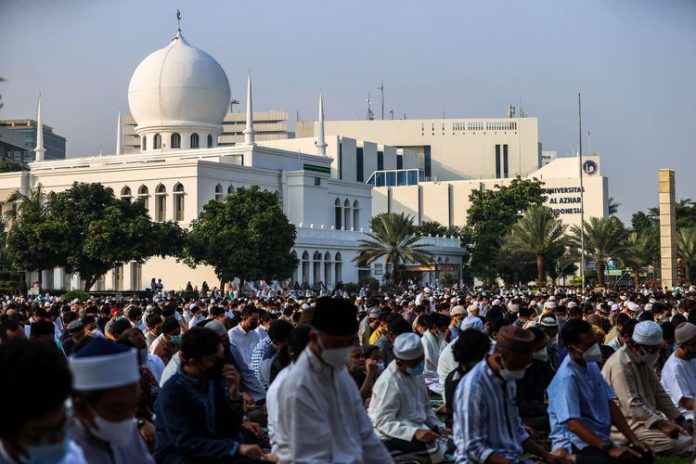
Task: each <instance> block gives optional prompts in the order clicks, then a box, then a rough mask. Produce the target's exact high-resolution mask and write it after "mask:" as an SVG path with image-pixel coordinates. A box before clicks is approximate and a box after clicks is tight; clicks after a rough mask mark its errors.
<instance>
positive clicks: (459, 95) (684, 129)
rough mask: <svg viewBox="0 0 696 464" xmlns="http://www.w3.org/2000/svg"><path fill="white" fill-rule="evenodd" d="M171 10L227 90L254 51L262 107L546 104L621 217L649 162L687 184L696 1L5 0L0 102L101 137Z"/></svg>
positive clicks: (680, 190)
mask: <svg viewBox="0 0 696 464" xmlns="http://www.w3.org/2000/svg"><path fill="white" fill-rule="evenodd" d="M176 8H181V10H182V16H183V19H182V28H183V32H184V35H185V36H186V38H187V40H188V41H189V42H190V43H192V44H193V45H196V46H198V47H199V48H202V49H203V50H206V51H207V52H208V53H210V54H211V55H212V56H213V57H215V58H216V59H217V60H218V61H219V62H220V64H221V65H222V66H223V68H224V69H225V71H226V73H227V76H228V78H229V80H230V86H231V88H232V95H233V97H238V98H239V97H242V98H240V99H242V100H243V96H244V85H245V77H246V73H247V70H248V69H251V70H252V73H253V79H254V100H255V101H254V104H255V109H256V110H270V109H279V110H286V111H288V113H290V115H291V119H292V120H293V121H294V116H295V112H296V111H299V114H300V117H301V118H303V119H310V118H314V117H315V113H316V106H317V104H316V102H317V96H318V93H319V91H320V90H321V91H323V92H324V98H325V108H326V116H327V118H328V119H357V118H364V114H365V98H366V96H367V93H368V92H370V93H371V94H372V98H373V101H374V102H375V109H376V110H377V114H378V116H379V109H378V108H379V97H378V91H377V90H376V87H377V86H378V83H379V81H380V79H384V86H385V94H386V109H387V112H388V111H389V110H390V109H393V110H394V113H395V115H396V117H397V118H398V117H402V116H403V115H404V114H406V115H407V116H408V117H409V118H431V117H441V116H442V114H443V112H444V113H445V114H446V116H447V117H501V116H504V115H505V112H506V108H507V106H508V105H509V104H515V105H519V102H520V99H521V101H522V106H523V107H524V111H525V112H526V113H528V114H529V115H531V116H536V117H538V118H539V132H540V133H539V138H540V140H541V142H542V143H543V147H544V149H547V150H549V149H550V150H558V151H559V152H560V153H570V152H571V150H573V147H574V146H575V145H576V144H577V139H578V130H577V93H578V92H582V94H583V107H584V126H585V128H586V129H585V136H586V135H587V130H589V131H591V138H590V140H589V141H588V140H587V138H585V140H584V142H583V143H584V145H585V147H587V146H588V145H590V149H591V150H593V151H594V150H598V151H599V152H600V154H601V155H602V166H603V173H604V175H606V176H608V177H609V194H610V196H613V197H614V198H616V200H617V201H618V202H619V203H621V206H620V208H619V211H620V217H621V218H622V219H624V220H625V221H626V220H628V219H630V215H631V214H632V213H633V212H634V211H636V210H639V209H646V208H648V207H651V206H654V205H656V204H657V180H656V178H657V173H656V170H657V169H658V168H661V167H669V168H672V169H675V170H676V171H677V197H678V198H683V197H690V198H693V199H696V181H694V180H692V176H693V175H694V173H696V152H695V151H696V150H695V149H694V142H695V139H696V137H695V136H696V78H695V76H696V1H694V0H670V1H658V0H654V1H643V0H583V1H577V0H574V1H573V0H505V1H503V0H500V1H495V0H478V1H469V0H458V1H454V0H452V1H435V0H431V1H428V2H423V1H404V0H399V1H390V0H380V1H375V0H369V1H368V0H350V1H346V2H337V1H326V0H324V1H321V0H315V1H309V0H307V1H305V0H296V1H275V0H273V1H271V0H266V1H246V2H240V1H237V0H225V1H205V0H179V1H176V2H174V1H165V0H117V1H116V0H113V1H107V0H79V1H78V0H65V1H55V0H45V1H42V0H24V1H22V0H0V76H2V77H4V78H5V79H7V82H4V83H0V93H1V94H2V98H3V101H4V103H5V106H4V108H2V109H0V119H11V118H21V117H32V118H33V117H35V108H36V101H37V96H38V94H39V92H41V93H42V95H43V101H44V121H45V123H46V124H48V125H50V126H53V127H54V128H55V130H56V132H58V133H60V134H61V135H63V136H65V137H67V139H68V153H69V155H68V156H71V157H72V156H80V155H89V154H96V153H98V152H99V150H100V149H103V151H104V153H111V152H113V150H114V147H115V131H116V129H115V127H116V115H117V113H118V111H119V110H121V111H122V112H124V113H127V112H128V99H127V89H128V83H129V80H130V76H131V74H132V72H133V70H134V69H135V67H136V66H137V65H138V63H139V62H140V61H141V60H142V59H143V58H144V57H145V56H146V55H147V54H149V53H150V52H152V51H154V50H156V49H158V48H161V47H163V46H165V45H166V44H167V43H168V42H169V40H170V39H171V38H172V37H173V36H174V34H175V32H176V18H175V11H176Z"/></svg>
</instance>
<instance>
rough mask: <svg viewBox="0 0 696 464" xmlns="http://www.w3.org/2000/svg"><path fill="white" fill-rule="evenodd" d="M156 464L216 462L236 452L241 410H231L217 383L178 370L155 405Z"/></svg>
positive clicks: (223, 392)
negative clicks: (192, 461)
mask: <svg viewBox="0 0 696 464" xmlns="http://www.w3.org/2000/svg"><path fill="white" fill-rule="evenodd" d="M155 414H156V417H157V419H156V424H155V425H156V427H155V428H156V430H157V435H156V443H157V449H156V452H155V457H156V459H157V462H158V463H165V464H178V463H182V462H188V461H187V460H197V462H198V461H206V462H210V461H218V460H222V459H224V458H230V457H232V456H234V455H235V454H236V453H237V450H238V449H239V441H240V439H241V437H240V435H239V428H240V426H241V423H242V414H243V413H242V410H241V408H239V410H235V409H232V408H231V407H230V403H229V402H228V396H227V388H226V387H225V384H224V383H223V381H222V379H220V380H208V381H206V380H203V381H202V380H201V379H199V378H197V377H193V376H191V375H188V374H186V373H184V372H183V371H182V370H181V369H179V370H178V372H177V373H176V374H174V375H173V376H172V378H171V379H169V380H168V381H167V383H165V384H164V386H163V387H162V390H161V391H160V394H159V397H158V398H157V401H156V402H155Z"/></svg>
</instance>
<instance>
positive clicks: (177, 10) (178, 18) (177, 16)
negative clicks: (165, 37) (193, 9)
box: [176, 8, 181, 34]
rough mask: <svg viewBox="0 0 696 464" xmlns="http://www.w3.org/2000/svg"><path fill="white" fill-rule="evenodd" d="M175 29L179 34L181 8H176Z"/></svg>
mask: <svg viewBox="0 0 696 464" xmlns="http://www.w3.org/2000/svg"><path fill="white" fill-rule="evenodd" d="M176 31H177V32H178V33H179V34H181V10H179V9H178V8H177V9H176Z"/></svg>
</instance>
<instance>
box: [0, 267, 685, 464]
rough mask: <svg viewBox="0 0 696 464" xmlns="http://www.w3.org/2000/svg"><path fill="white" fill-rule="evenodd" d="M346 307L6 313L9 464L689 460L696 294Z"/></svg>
mask: <svg viewBox="0 0 696 464" xmlns="http://www.w3.org/2000/svg"><path fill="white" fill-rule="evenodd" d="M160 285H161V284H160ZM153 286H155V287H157V286H158V284H157V283H156V282H155V281H154V279H153ZM345 296H347V295H334V296H321V297H312V296H311V295H308V294H305V293H302V294H299V295H298V294H297V292H295V293H287V292H284V291H282V290H281V291H277V292H275V291H274V292H273V293H268V292H267V293H266V294H264V295H260V294H259V295H253V294H252V295H248V296H244V295H242V294H233V293H232V294H230V293H226V294H225V295H224V296H222V295H220V294H216V293H214V292H210V291H208V292H207V293H205V294H203V295H202V297H200V298H189V297H186V298H185V297H183V296H181V295H176V294H173V293H172V294H167V295H165V294H163V293H160V294H157V295H156V296H155V297H154V298H152V299H151V300H147V299H119V300H116V299H107V298H92V299H90V300H87V301H79V300H74V301H62V300H61V298H58V297H56V298H53V297H50V296H47V297H36V298H33V299H32V298H23V297H6V298H4V300H2V302H1V303H0V398H2V400H3V407H2V410H1V411H0V464H4V463H14V464H19V463H106V464H122V463H128V464H136V463H154V462H157V463H166V464H175V463H206V462H223V463H224V462H229V463H232V462H234V463H237V462H239V463H258V462H282V463H339V462H340V463H386V462H422V463H428V462H433V463H437V462H457V463H478V464H483V463H489V464H517V463H522V462H532V461H536V462H539V461H543V462H545V463H548V464H569V463H577V464H619V463H640V464H648V463H651V462H653V461H654V460H655V458H656V456H660V455H670V456H691V455H692V454H693V452H694V426H693V420H694V410H695V408H696V406H695V403H694V402H695V401H696V293H689V292H683V293H681V292H677V293H674V292H666V291H665V292H663V291H660V290H654V291H650V290H648V289H642V290H641V291H638V290H637V291H635V292H633V291H632V292H625V293H618V292H613V291H598V292H593V291H589V290H588V291H587V292H585V293H582V292H576V291H574V290H568V289H557V290H555V291H550V292H549V293H544V292H541V291H517V290H515V291H506V290H496V291H495V293H492V292H491V293H489V292H488V291H485V290H481V291H478V292H469V291H465V290H463V289H457V288H453V289H435V290H432V289H430V288H428V287H424V288H416V287H412V288H409V289H406V290H403V291H399V292H393V293H381V292H380V293H376V292H373V293H372V294H370V292H367V291H365V290H363V291H361V292H360V294H359V295H357V296H355V295H354V296H348V297H347V298H346V297H345Z"/></svg>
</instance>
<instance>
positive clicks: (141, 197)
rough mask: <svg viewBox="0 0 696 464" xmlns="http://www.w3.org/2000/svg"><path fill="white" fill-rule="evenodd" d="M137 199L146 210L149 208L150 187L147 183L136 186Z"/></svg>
mask: <svg viewBox="0 0 696 464" xmlns="http://www.w3.org/2000/svg"><path fill="white" fill-rule="evenodd" d="M138 201H141V202H142V203H143V206H144V207H145V209H146V210H148V211H149V210H150V189H148V188H147V185H141V186H140V187H138Z"/></svg>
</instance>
